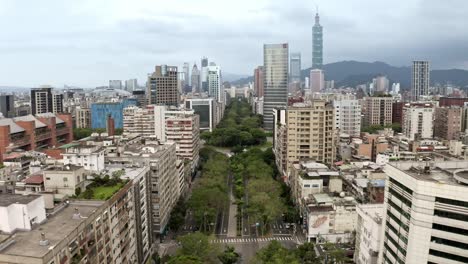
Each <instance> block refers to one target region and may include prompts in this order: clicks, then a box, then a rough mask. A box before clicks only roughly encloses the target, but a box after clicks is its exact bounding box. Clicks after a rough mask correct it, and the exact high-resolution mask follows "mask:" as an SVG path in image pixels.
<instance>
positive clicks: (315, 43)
mask: <svg viewBox="0 0 468 264" xmlns="http://www.w3.org/2000/svg"><path fill="white" fill-rule="evenodd" d="M322 65H323V29H322V26H321V25H320V17H319V14H318V12H317V14H315V25H314V26H313V27H312V69H322Z"/></svg>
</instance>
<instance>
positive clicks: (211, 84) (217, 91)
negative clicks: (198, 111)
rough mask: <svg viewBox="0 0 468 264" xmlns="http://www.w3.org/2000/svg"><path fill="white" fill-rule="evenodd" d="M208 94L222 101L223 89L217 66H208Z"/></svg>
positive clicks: (219, 69)
mask: <svg viewBox="0 0 468 264" xmlns="http://www.w3.org/2000/svg"><path fill="white" fill-rule="evenodd" d="M208 94H209V96H210V97H213V98H215V99H216V100H217V101H218V102H224V101H225V100H224V89H223V84H222V78H221V68H220V67H219V66H208Z"/></svg>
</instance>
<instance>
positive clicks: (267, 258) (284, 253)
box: [254, 240, 300, 264]
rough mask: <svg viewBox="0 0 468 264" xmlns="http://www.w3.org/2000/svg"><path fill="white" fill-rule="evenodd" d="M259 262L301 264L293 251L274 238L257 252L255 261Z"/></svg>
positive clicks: (264, 263)
mask: <svg viewBox="0 0 468 264" xmlns="http://www.w3.org/2000/svg"><path fill="white" fill-rule="evenodd" d="M254 263H258V264H283V263H288V264H299V263H300V262H299V260H298V259H297V257H296V256H295V255H294V253H293V252H292V251H289V250H287V249H286V248H284V247H283V246H282V245H281V243H280V242H278V241H276V240H273V241H271V242H270V244H268V245H267V246H266V247H264V248H262V249H260V250H259V251H257V253H256V254H255V262H254Z"/></svg>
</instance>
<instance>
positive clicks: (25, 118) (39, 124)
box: [13, 115, 46, 128]
mask: <svg viewBox="0 0 468 264" xmlns="http://www.w3.org/2000/svg"><path fill="white" fill-rule="evenodd" d="M13 120H15V122H17V121H34V126H35V127H36V128H40V127H46V125H45V124H44V123H42V122H41V121H39V120H37V118H35V117H34V116H33V115H26V116H18V117H15V118H13Z"/></svg>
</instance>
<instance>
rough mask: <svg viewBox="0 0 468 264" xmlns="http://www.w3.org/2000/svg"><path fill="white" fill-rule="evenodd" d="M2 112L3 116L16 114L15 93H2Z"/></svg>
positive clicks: (0, 111)
mask: <svg viewBox="0 0 468 264" xmlns="http://www.w3.org/2000/svg"><path fill="white" fill-rule="evenodd" d="M0 113H2V115H3V117H7V118H12V117H14V116H15V98H14V95H12V94H10V95H0Z"/></svg>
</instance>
